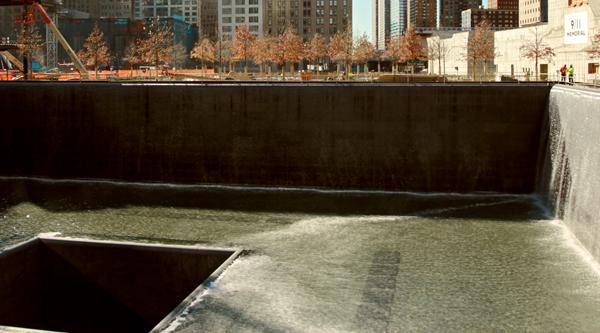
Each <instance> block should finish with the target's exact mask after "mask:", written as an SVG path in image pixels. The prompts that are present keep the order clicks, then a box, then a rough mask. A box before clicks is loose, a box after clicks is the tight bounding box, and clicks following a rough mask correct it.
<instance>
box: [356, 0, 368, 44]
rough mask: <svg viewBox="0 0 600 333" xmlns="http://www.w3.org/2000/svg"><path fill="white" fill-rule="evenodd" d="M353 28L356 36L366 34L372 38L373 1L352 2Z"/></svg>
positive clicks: (359, 0) (357, 0) (360, 0)
mask: <svg viewBox="0 0 600 333" xmlns="http://www.w3.org/2000/svg"><path fill="white" fill-rule="evenodd" d="M352 26H353V27H352V30H353V35H354V36H361V35H362V34H363V33H365V34H367V36H369V39H370V38H371V0H354V1H352Z"/></svg>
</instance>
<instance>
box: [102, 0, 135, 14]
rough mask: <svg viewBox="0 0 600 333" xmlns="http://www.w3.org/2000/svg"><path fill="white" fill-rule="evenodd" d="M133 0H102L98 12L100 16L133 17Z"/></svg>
mask: <svg viewBox="0 0 600 333" xmlns="http://www.w3.org/2000/svg"><path fill="white" fill-rule="evenodd" d="M133 5H134V3H133V1H132V0H100V1H98V12H99V14H100V17H115V18H133Z"/></svg>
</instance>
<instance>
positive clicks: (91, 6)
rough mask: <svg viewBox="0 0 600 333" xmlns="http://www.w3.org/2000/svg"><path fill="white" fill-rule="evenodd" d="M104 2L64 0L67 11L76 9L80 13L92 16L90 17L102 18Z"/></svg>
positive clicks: (100, 0) (98, 0)
mask: <svg viewBox="0 0 600 333" xmlns="http://www.w3.org/2000/svg"><path fill="white" fill-rule="evenodd" d="M102 1H103V0H96V1H89V0H63V7H64V8H65V9H74V10H77V11H80V12H84V13H88V14H90V17H93V18H97V17H100V2H102Z"/></svg>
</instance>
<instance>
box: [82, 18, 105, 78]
mask: <svg viewBox="0 0 600 333" xmlns="http://www.w3.org/2000/svg"><path fill="white" fill-rule="evenodd" d="M79 58H81V60H82V62H83V63H84V64H86V65H88V66H91V67H92V68H94V72H95V73H96V79H98V68H99V67H100V65H108V64H109V63H110V61H111V58H110V53H109V51H108V43H107V42H106V40H105V39H104V33H103V32H102V31H101V30H100V27H98V23H96V25H94V29H93V30H92V32H90V34H89V35H88V37H87V38H86V39H85V43H83V49H82V50H81V51H79Z"/></svg>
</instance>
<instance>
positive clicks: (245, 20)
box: [217, 0, 263, 40]
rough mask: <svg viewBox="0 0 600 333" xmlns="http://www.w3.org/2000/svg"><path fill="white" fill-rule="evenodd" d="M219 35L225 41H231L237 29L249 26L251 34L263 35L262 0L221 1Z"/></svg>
mask: <svg viewBox="0 0 600 333" xmlns="http://www.w3.org/2000/svg"><path fill="white" fill-rule="evenodd" d="M217 8H218V10H219V33H220V35H221V37H222V38H223V39H224V40H231V39H233V36H234V34H235V28H236V27H237V26H240V25H244V24H247V25H248V27H249V28H250V32H252V33H254V34H255V35H256V36H262V35H263V3H262V0H219V4H218V7H217Z"/></svg>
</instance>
